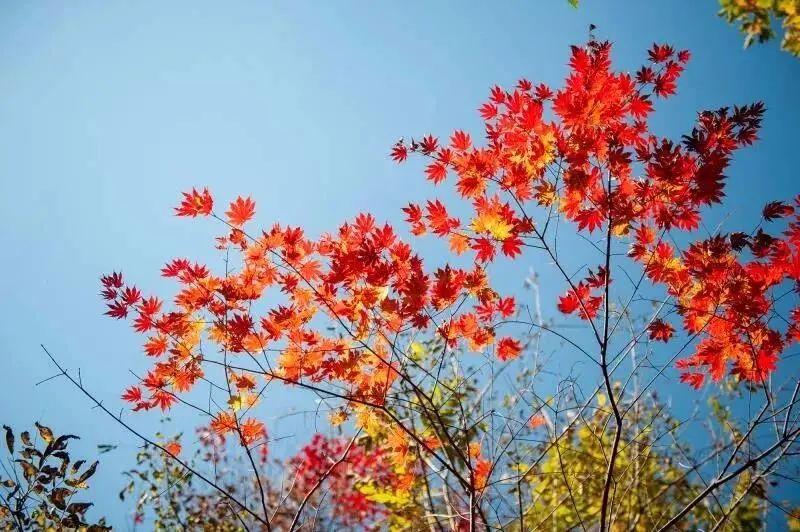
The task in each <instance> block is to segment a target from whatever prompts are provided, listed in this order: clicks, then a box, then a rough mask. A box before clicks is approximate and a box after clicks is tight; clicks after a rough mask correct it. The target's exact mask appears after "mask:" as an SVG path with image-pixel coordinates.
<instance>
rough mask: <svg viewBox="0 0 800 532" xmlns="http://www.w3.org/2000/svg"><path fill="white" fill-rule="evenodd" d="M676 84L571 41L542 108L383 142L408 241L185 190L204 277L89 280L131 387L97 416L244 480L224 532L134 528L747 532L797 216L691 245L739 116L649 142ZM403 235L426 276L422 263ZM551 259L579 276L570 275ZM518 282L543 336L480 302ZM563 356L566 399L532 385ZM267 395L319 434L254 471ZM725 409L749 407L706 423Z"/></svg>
mask: <svg viewBox="0 0 800 532" xmlns="http://www.w3.org/2000/svg"><path fill="white" fill-rule="evenodd" d="M689 63H690V53H689V52H688V51H686V50H677V49H675V48H673V47H672V46H670V45H667V44H655V45H653V46H652V48H651V49H650V50H649V51H647V53H646V58H645V62H644V64H643V65H642V66H640V67H638V68H636V69H635V70H634V71H633V72H632V73H629V72H628V71H627V70H625V69H624V68H619V67H616V66H614V65H613V64H612V45H611V44H610V43H608V42H599V41H596V40H594V39H592V40H590V41H589V42H588V43H586V44H585V45H582V46H573V47H572V50H571V53H570V58H569V73H568V75H567V77H566V79H565V80H564V83H563V85H561V86H559V87H550V86H548V85H545V84H543V83H539V82H536V81H529V80H527V79H521V80H520V81H519V82H518V83H517V84H516V86H514V87H511V88H502V87H499V86H495V87H493V88H492V89H491V91H490V94H489V97H488V100H487V101H486V102H485V103H483V104H482V105H481V106H480V108H479V113H480V115H481V117H482V119H483V121H484V123H485V126H484V131H475V132H469V131H464V130H456V131H454V132H453V133H452V134H451V135H450V136H449V137H448V138H438V137H436V136H434V135H430V134H427V135H422V136H418V137H414V138H413V139H411V140H401V141H398V142H397V143H396V144H395V145H394V146H393V147H392V149H391V157H392V158H393V159H394V160H395V161H397V162H398V163H404V162H406V161H407V160H410V159H412V158H416V159H420V160H422V161H424V162H423V163H422V164H423V165H424V174H425V177H426V178H427V180H428V181H430V183H431V185H433V186H435V187H438V188H436V190H440V191H441V194H440V196H439V197H434V196H432V197H431V198H430V199H429V200H427V201H426V202H424V203H409V204H408V205H407V206H406V207H405V208H404V209H403V211H404V213H405V217H406V220H407V222H408V227H407V228H396V227H392V226H391V225H390V224H388V223H385V222H384V221H382V220H381V219H380V218H379V217H376V215H373V214H370V213H367V212H364V213H362V214H359V215H358V216H357V217H355V218H354V219H353V220H349V221H347V222H344V223H342V224H341V225H340V226H339V227H338V229H336V230H334V231H332V232H330V233H326V234H322V235H320V236H312V235H309V234H307V233H306V232H305V231H304V230H303V228H302V227H290V226H285V225H281V224H279V223H274V224H273V225H269V224H267V226H265V228H264V229H260V228H259V227H258V226H257V225H256V224H255V217H256V213H257V210H256V206H257V205H256V201H255V200H254V199H252V198H250V197H245V196H242V197H237V198H235V199H234V200H233V201H231V202H230V203H229V204H228V205H227V206H222V207H220V202H221V200H219V199H217V198H215V197H214V196H213V195H212V193H211V191H209V190H208V189H207V188H204V187H198V188H195V189H193V190H191V191H187V192H185V193H184V194H183V198H182V200H181V201H180V203H179V205H178V206H177V207H176V209H175V214H176V215H177V216H180V217H185V218H203V219H210V221H212V222H214V223H215V224H216V227H218V228H219V229H221V233H220V234H219V236H218V237H217V238H216V239H215V241H214V246H215V247H216V248H217V249H218V250H219V253H220V254H221V256H222V257H223V266H224V267H223V268H221V269H217V268H215V267H213V266H211V265H208V264H202V263H200V262H197V261H195V260H192V259H189V258H182V257H179V258H174V259H171V260H169V261H168V262H167V263H166V264H165V265H164V267H163V269H162V270H161V273H162V275H163V276H164V277H166V278H169V279H172V280H174V282H175V284H176V292H175V293H174V294H173V295H156V294H151V293H149V292H148V291H146V290H143V289H140V288H139V287H137V286H135V284H134V283H132V282H129V281H128V276H127V275H126V276H123V275H122V274H121V273H116V272H114V273H109V274H108V275H105V276H103V277H102V297H103V298H104V299H105V300H106V302H107V305H108V310H107V314H108V315H109V316H111V317H113V318H117V319H128V320H130V322H131V323H132V326H133V328H134V330H135V332H136V333H139V334H141V335H142V337H143V351H144V354H145V355H146V356H147V357H149V358H150V359H151V361H152V366H151V368H150V370H149V371H147V373H146V374H144V375H142V376H141V377H140V378H139V379H138V380H136V381H135V382H132V383H131V385H130V387H129V388H128V389H126V390H125V391H124V392H123V394H122V398H123V399H124V400H125V401H126V402H127V403H128V404H129V405H130V406H131V408H132V409H133V410H134V411H149V410H157V411H160V412H164V413H166V412H173V411H175V410H178V409H180V410H181V411H187V412H190V411H191V412H195V413H197V414H198V415H199V416H200V418H201V422H200V423H201V428H200V430H201V431H202V434H203V441H204V442H206V443H205V444H204V445H206V446H210V447H211V448H218V447H219V446H224V445H225V443H224V442H225V441H226V440H228V445H229V446H233V447H229V448H228V451H227V452H238V453H240V456H241V457H242V459H243V460H244V461H245V466H246V465H247V464H249V466H250V469H251V470H252V471H255V473H254V474H252V475H251V479H250V481H248V482H246V483H245V484H241V483H234V484H231V485H228V487H227V488H226V487H225V486H224V485H223V484H224V483H220V482H218V481H216V480H214V479H210V478H205V480H204V483H203V485H204V486H205V489H208V490H210V491H209V493H211V494H214V496H216V497H219V498H220V499H219V500H220V501H224V506H219V505H216V503H210V502H208V499H204V498H200V499H197V498H193V497H194V495H191V496H187V497H184V498H179V499H180V501H181V504H183V503H185V504H187V505H188V506H182V507H181V509H180V511H178V510H175V511H173V513H172V514H169V512H170V511H172V510H170V509H169V507H159V509H158V512H159V519H168V517H165V515H167V514H169V515H173V516H178V515H186V516H187V518H191V516H192V515H193V514H192V512H194V511H196V510H192V509H197V508H206V507H207V505H209V504H210V505H211V506H208V507H213V508H215V509H216V510H215V511H221V512H222V513H223V514H225V513H226V512H228V513H229V514H230V515H231V516H233V517H235V518H236V519H237V521H238V522H239V524H241V525H242V526H247V528H250V527H251V526H252V527H257V528H264V529H267V530H270V529H272V528H275V529H298V528H302V527H305V528H306V529H313V528H315V527H325V526H329V527H335V526H343V527H362V528H370V527H392V528H396V529H408V528H412V527H413V526H420V527H423V526H424V527H426V528H430V529H432V530H434V529H439V530H444V529H458V530H460V529H465V530H467V529H468V530H479V529H480V530H483V529H524V530H528V529H531V528H538V527H545V526H546V527H551V526H555V527H556V528H558V529H562V528H566V527H570V526H572V527H574V526H582V527H583V528H584V529H586V528H597V529H599V530H611V529H613V530H628V529H637V530H652V529H669V528H671V527H673V526H677V527H679V528H686V529H694V528H696V527H703V528H705V529H714V530H717V529H720V528H723V529H725V528H730V527H733V528H731V529H739V528H736V527H739V526H743V525H741V523H743V522H745V521H743V520H747V519H750V520H751V521H752V522H758V523H760V522H761V521H760V519H762V517H761V514H760V513H759V512H761V511H762V508H764V507H766V505H767V504H768V502H773V501H772V500H771V499H770V495H769V493H768V492H769V490H768V482H767V479H768V478H769V477H770V475H772V474H774V473H776V472H778V471H781V470H782V469H781V468H782V467H784V464H786V463H787V462H788V463H791V460H790V457H791V456H792V454H793V453H794V451H795V450H796V441H797V438H798V436H800V426H799V425H798V424H797V412H796V409H794V402H795V401H796V400H797V390H798V385H799V384H798V382H795V381H796V377H794V376H792V375H789V374H786V373H783V374H782V373H781V366H782V360H781V359H782V357H783V356H784V355H785V353H786V352H787V350H788V349H790V348H791V347H792V346H793V345H794V344H795V343H796V342H797V341H798V339H800V307H798V306H796V292H797V290H796V288H797V286H798V284H797V283H798V280H800V211H797V209H800V197H798V198H797V199H796V200H793V201H792V200H787V201H774V202H772V203H769V204H768V205H766V206H765V207H764V209H763V216H762V218H761V219H760V220H751V221H742V223H739V221H737V223H736V224H735V225H736V227H735V228H734V229H732V230H730V231H723V229H722V228H721V227H720V228H717V229H714V230H709V229H708V227H707V225H706V224H704V220H707V219H708V217H709V216H711V214H710V213H714V212H716V211H717V210H719V209H720V205H722V204H723V201H724V199H725V192H726V181H727V177H726V171H727V169H728V167H729V166H730V165H731V164H732V162H733V159H734V155H735V154H736V153H737V151H738V150H740V149H742V148H745V147H748V146H750V145H752V144H753V143H754V142H755V141H756V140H757V139H758V133H759V128H760V125H761V121H762V117H763V115H764V113H765V111H766V109H765V106H764V105H763V104H762V103H760V102H752V103H738V104H737V105H732V103H733V102H720V105H726V106H725V107H719V108H717V109H714V110H708V111H701V112H699V113H698V115H697V119H696V121H695V123H694V124H686V128H685V132H686V133H685V135H683V137H682V138H680V139H671V138H666V137H663V136H660V135H659V134H658V133H657V132H656V131H654V130H653V129H652V128H651V125H650V118H651V117H652V116H653V114H654V112H655V108H656V105H657V102H658V101H659V100H663V99H666V98H670V97H671V96H673V95H674V94H675V92H676V90H677V87H678V83H679V80H680V77H681V74H682V73H683V71H684V69H685V68H686V67H687V65H688V64H689ZM627 66H628V65H626V67H627ZM222 203H223V205H224V202H222ZM408 233H410V234H408ZM424 235H430V236H432V237H434V238H438V239H441V240H443V241H444V242H445V245H446V246H447V249H448V250H449V253H450V255H451V260H450V261H449V262H446V263H432V262H431V261H430V260H426V259H424V258H423V256H422V255H421V254H420V253H419V252H418V251H417V250H416V249H415V243H416V242H417V239H418V238H421V237H423V236H424ZM566 235H571V238H572V239H571V240H569V242H570V244H569V246H578V245H581V246H584V247H585V248H586V251H585V252H586V253H588V254H590V255H591V256H594V257H595V258H594V259H593V260H594V262H592V263H589V264H582V265H581V264H574V263H573V261H574V257H572V256H571V252H570V249H565V247H564V246H565V244H563V241H564V240H565V239H569V238H570V237H568V236H566ZM523 259H524V261H525V264H524V266H525V267H527V266H528V264H534V265H535V268H536V269H537V270H542V269H545V268H552V269H553V271H554V272H555V274H556V275H557V276H558V278H559V279H560V280H559V283H560V288H559V291H560V293H561V295H560V296H559V297H558V299H557V301H555V302H554V303H555V305H556V307H557V309H558V311H559V313H560V315H559V316H554V317H552V318H550V317H546V316H544V315H543V314H542V312H541V306H540V302H541V301H540V292H539V290H538V284H537V281H536V279H535V278H533V279H531V280H530V282H529V284H528V286H529V288H530V291H529V292H528V293H527V295H526V296H525V299H524V300H520V298H519V296H516V297H515V296H513V295H510V294H504V293H501V292H500V291H499V290H497V289H496V288H494V283H493V281H492V269H493V267H494V266H495V265H496V264H498V263H500V262H505V263H508V262H517V263H520V264H522V261H523ZM524 275H525V273H524V270H523V271H521V272H520V278H522V277H523V276H524ZM570 327H571V328H570ZM568 352H570V353H573V354H577V355H578V356H579V357H581V358H582V360H583V361H584V362H586V363H588V364H590V366H591V368H592V371H591V375H589V376H586V375H583V376H582V377H581V378H580V379H578V378H575V377H573V376H572V375H570V374H569V373H568V371H569V370H567V369H565V368H564V367H563V366H559V362H558V357H559V356H563V354H564V353H568ZM545 353H549V356H544V354H545ZM550 373H557V374H559V381H558V385H557V386H556V387H555V388H552V387H548V386H547V385H545V384H544V383H543V381H542V378H541V377H542V376H543V375H544V374H550ZM670 375H677V376H678V378H679V380H680V381H681V382H682V383H683V384H682V386H683V389H684V390H685V392H684V393H685V394H686V395H687V396H689V395H691V394H698V393H699V391H700V390H709V391H708V394H709V395H710V396H711V397H712V399H713V400H714V405H715V406H714V408H715V409H716V410H715V412H717V415H716V417H714V416H711V417H710V418H709V420H708V421H704V423H705V424H704V425H703V426H704V430H708V431H709V432H710V433H712V434H713V435H714V436H713V438H712V441H713V444H712V445H710V446H704V445H691V444H690V442H687V441H685V440H681V438H682V437H685V436H682V435H681V433H680V427H681V425H682V423H683V422H684V421H676V420H677V416H674V415H671V413H670V411H669V410H670V407H669V405H668V404H665V403H663V402H662V401H661V400H659V398H658V392H659V389H660V388H661V387H662V386H663V384H662V383H663V382H664V380H666V379H667V378H668V377H669V376H670ZM587 379H588V380H587ZM79 385H80V384H79ZM80 386H82V385H80ZM587 386H589V388H587ZM200 388H202V390H204V391H203V392H202V393H198V389H200ZM283 389H302V390H306V391H307V392H308V393H309V397H314V396H316V398H318V399H319V401H320V405H322V408H323V409H324V410H327V411H328V421H327V427H325V428H321V430H320V434H317V435H315V436H313V437H312V438H310V440H309V441H308V442H307V444H306V445H305V446H303V447H302V448H301V449H299V452H298V453H297V455H296V456H294V457H289V458H288V459H286V460H278V461H277V462H276V463H274V464H273V465H272V466H270V467H267V466H266V465H265V463H266V462H265V461H266V460H267V458H266V457H267V455H268V452H269V434H270V432H269V426H268V425H267V423H265V420H264V418H263V417H262V416H261V415H259V412H260V410H259V403H261V404H262V405H263V403H264V402H265V398H268V397H269V395H270V394H273V393H280V390H283ZM203 394H207V395H208V397H205V398H203ZM743 394H749V396H750V397H751V400H754V401H756V403H754V404H758V405H759V406H758V407H757V408H755V413H752V411H751V414H752V417H750V418H748V419H744V420H742V419H732V418H731V415H732V414H731V412H732V409H731V405H733V404H734V403H735V402H736V401H737V400H741V398H742V397H743ZM753 398H755V399H753ZM762 404H763V408H762ZM709 408H710V407H709ZM759 409H760V410H759ZM212 442H213V443H212ZM670 445H672V446H673V447H672V449H671V450H665V448H664V446H670ZM153 449H158V450H159V451H160V452H161V453H162V455H163V456H161V458H159V459H162V458H163V459H165V460H166V462H165V464H164V466H163V467H164V468H165V471H166V473H165V474H166V475H179V474H180V473H179V471H180V469H181V468H189V471H195V473H196V472H197V471H198V470H195V469H193V468H192V466H190V465H189V464H187V463H186V462H183V461H182V462H180V463H177V464H176V463H173V462H170V460H174V459H177V457H179V456H181V454H182V452H184V451H182V448H181V445H180V444H179V443H178V442H177V441H170V442H166V441H165V442H163V443H162V444H160V445H158V446H156V447H155V448H153V447H152V446H151V448H150V449H148V450H147V451H145V452H146V453H150V452H151V451H153ZM678 451H679V454H676V453H678ZM212 454H213V453H212ZM153 459H154V458H153V457H152V456H151V455H150V454H145V455H143V457H142V460H143V461H148V460H153ZM214 460H215V459H213V457H212V456H209V457H207V459H206V462H205V463H209V461H210V463H216V462H215V461H214ZM680 464H683V465H680ZM687 464H688V465H687ZM153 467H155V470H159V468H160V467H161V466H153ZM173 467H177V468H178V471H177V472H173V471H172V469H171V468H173ZM161 478H163V476H162V477H161ZM149 479H150V477H148V480H145V481H144V482H150V480H149ZM235 485H238V487H239V489H238V490H233V489H231V487H232V486H235ZM245 485H246V488H245V487H244V486H245ZM129 489H130V490H132V491H135V489H136V486H135V485H132V486H131V487H130V488H129ZM145 489H156V488H152V486H151V488H145ZM631 490H633V492H632V491H631ZM244 492H246V493H249V494H250V495H249V496H247V497H242V496H241V494H242V493H244ZM631 493H635V494H636V496H635V497H633V498H632V497H631ZM776 504H777V503H774V502H773V505H776ZM198 505H199V506H198ZM164 511H166V512H167V514H164V515H162V513H163V512H164ZM204 511H205V510H204ZM787 511H788V510H787ZM181 512H188V513H181ZM194 515H196V514H194ZM753 520H755V521H753ZM248 523H249V524H248ZM238 526H239V525H237V524H235V523H234V524H233V525H232V527H233V528H236V527H238Z"/></svg>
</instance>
